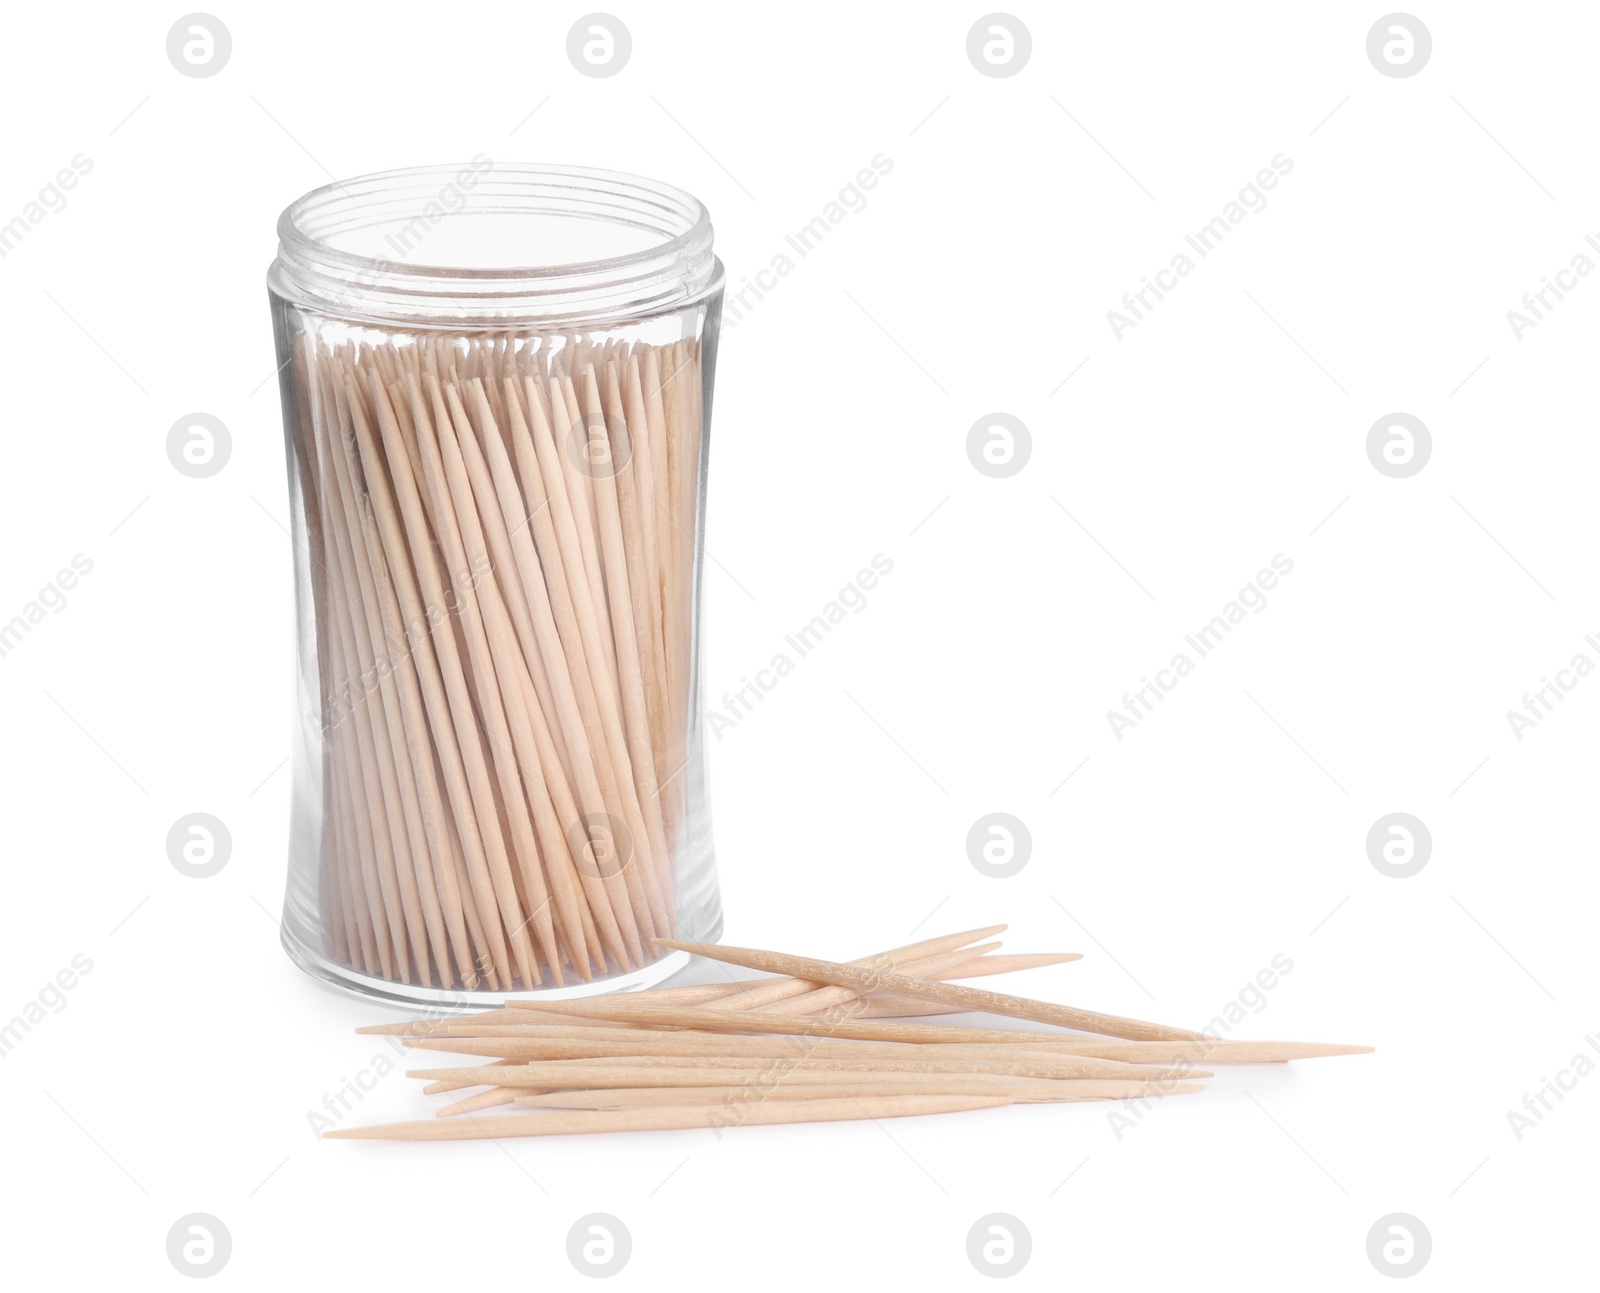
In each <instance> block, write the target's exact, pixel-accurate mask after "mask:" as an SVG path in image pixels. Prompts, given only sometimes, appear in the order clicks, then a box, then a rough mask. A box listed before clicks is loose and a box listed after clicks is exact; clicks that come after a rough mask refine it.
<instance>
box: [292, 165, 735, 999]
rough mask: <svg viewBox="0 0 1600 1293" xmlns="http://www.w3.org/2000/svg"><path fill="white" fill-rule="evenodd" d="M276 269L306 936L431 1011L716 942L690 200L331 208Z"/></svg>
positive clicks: (311, 213) (355, 184) (414, 175)
mask: <svg viewBox="0 0 1600 1293" xmlns="http://www.w3.org/2000/svg"><path fill="white" fill-rule="evenodd" d="M278 236H279V247H278V258H277V260H276V261H275V262H274V263H273V265H272V269H271V271H270V273H269V275H268V284H269V288H270V292H271V300H272V311H273V321H274V326H275V330H276V336H277V347H278V359H279V363H280V381H281V388H282V397H283V408H284V433H285V441H286V445H287V451H288V467H289V493H290V501H291V508H292V514H293V531H294V535H293V537H294V560H295V588H296V601H297V608H298V614H297V636H296V663H297V673H296V685H297V693H296V694H297V716H296V723H295V744H294V753H293V769H294V786H293V817H292V823H291V833H290V845H289V875H288V890H287V894H286V897H285V900H284V918H283V942H284V946H285V947H286V948H287V949H288V951H289V954H290V956H291V957H293V959H294V960H295V961H296V962H297V963H298V964H299V965H300V966H301V967H302V968H304V969H305V970H307V971H308V972H309V973H311V974H313V975H315V976H317V977H319V978H322V979H325V980H328V981H330V982H332V983H334V984H336V985H338V986H340V987H343V988H346V989H348V990H350V991H352V992H356V993H359V994H362V995H365V996H369V997H373V998H379V999H384V1000H389V1001H398V1002H406V1003H410V1004H416V1005H425V1006H434V1007H437V1008H441V1009H457V1008H474V1007H480V1006H485V1005H493V1004H495V1003H497V1002H499V1001H501V1000H504V999H505V998H506V997H507V996H518V997H525V996H538V995H541V994H544V995H549V996H576V995H582V994H585V993H591V992H600V991H614V990H617V989H620V988H625V987H632V986H642V985H645V984H649V983H654V982H658V981H660V980H661V979H664V978H666V977H667V976H668V975H669V974H671V973H672V972H673V971H675V970H676V969H678V968H680V966H681V965H682V964H683V962H684V960H685V958H684V956H683V954H682V953H668V954H666V955H662V954H661V951H660V949H658V948H657V947H655V946H654V945H653V944H652V942H651V939H652V937H665V936H673V937H678V938H688V939H696V940H714V939H715V938H716V937H717V935H718V934H719V933H720V931H721V908H720V903H719V899H718V894H717V885H716V873H715V863H714V858H713V853H712V842H711V827H710V820H709V811H708V804H707V796H706V778H705V763H704V749H703V744H702V733H701V724H700V722H699V721H698V718H697V714H698V710H699V705H698V702H697V689H698V656H699V620H700V616H699V606H700V575H701V568H702V554H703V543H702V530H703V522H704V511H705V480H706V444H707V429H708V425H709V414H710V407H711V379H712V369H713V365H714V361H715V355H716V341H717V323H718V318H719V313H720V307H721V301H722V285H723V270H722V265H721V263H720V262H719V261H718V260H717V259H716V258H715V256H714V255H713V254H712V249H711V223H710V219H709V217H708V215H707V213H706V211H705V209H704V208H703V207H702V206H701V205H700V203H699V202H697V201H696V200H695V199H694V198H692V197H690V196H689V195H688V194H686V193H682V192H680V191H678V190H676V189H673V188H670V187H668V186H666V185H663V184H659V183H656V182H654V181H651V180H646V179H640V178H637V177H633V176H627V175H619V174H613V173H610V172H606V171H598V170H589V169H585V168H580V167H560V166H531V165H530V166H505V165H497V164H494V163H491V162H489V161H488V159H486V158H483V157H482V156H481V155H480V157H479V158H477V159H475V160H474V161H473V162H471V163H468V164H465V165H462V166H459V167H427V168H420V169H415V170H406V171H392V172H386V173H383V174H377V175H369V176H365V177H363V178H360V179H356V180H350V181H347V182H345V183H340V184H332V185H329V186H328V187H326V188H321V189H317V190H315V191H313V192H311V193H308V194H307V195H306V196H305V197H303V198H301V199H300V200H299V201H298V202H296V203H295V204H294V205H293V206H291V207H289V209H288V210H287V211H285V212H284V213H283V216H282V217H281V218H280V220H279V223H278Z"/></svg>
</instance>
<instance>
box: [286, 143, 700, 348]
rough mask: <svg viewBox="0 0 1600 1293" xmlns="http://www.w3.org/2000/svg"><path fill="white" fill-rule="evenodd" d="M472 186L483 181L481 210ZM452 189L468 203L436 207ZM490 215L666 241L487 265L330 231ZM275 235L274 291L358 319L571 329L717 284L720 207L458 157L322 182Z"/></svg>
mask: <svg viewBox="0 0 1600 1293" xmlns="http://www.w3.org/2000/svg"><path fill="white" fill-rule="evenodd" d="M480 186H481V187H480ZM462 187H464V188H466V189H468V190H477V191H478V199H479V201H478V204H477V206H476V208H471V207H469V205H468V202H467V195H464V194H463V193H462V191H461V190H462ZM447 191H449V192H454V193H455V195H456V197H457V198H458V199H459V200H460V203H461V205H460V206H457V207H453V208H450V207H443V206H441V205H440V202H439V199H441V198H443V196H444V194H445V193H446V192H447ZM486 214H488V215H510V216H559V217H565V218H568V219H574V220H578V221H586V222H592V223H594V224H602V223H606V224H612V225H624V226H631V227H632V228H634V229H637V230H641V231H644V232H646V233H648V234H650V235H652V236H653V237H655V238H656V239H657V241H654V242H652V243H651V244H650V245H649V246H646V247H643V248H639V249H635V250H630V251H623V252H619V253H617V254H614V255H605V256H598V257H591V258H588V259H559V260H552V261H546V262H543V263H541V262H539V261H537V260H536V259H534V260H530V261H529V262H528V263H523V264H506V265H490V266H465V265H462V266H452V265H444V264H428V263H424V262H421V261H418V262H412V261H409V260H404V259H389V258H386V257H384V256H375V255H366V254H363V253H361V252H356V251H350V250H346V249H345V248H343V247H340V246H336V245H334V244H333V242H331V241H330V239H332V238H334V237H335V236H337V235H339V234H341V233H349V232H352V231H359V230H363V229H371V228H374V227H377V226H379V225H383V224H392V223H396V222H398V221H400V220H406V224H405V225H404V227H403V229H402V232H404V231H405V230H409V229H411V228H412V227H413V226H414V225H418V224H424V228H423V230H422V232H423V233H426V232H427V228H428V227H431V226H436V225H437V224H439V223H442V222H443V221H444V220H445V219H450V218H454V217H460V216H474V215H486ZM408 216H409V219H407V217H408ZM424 222H428V223H424ZM277 232H278V256H277V259H276V260H275V261H274V262H273V265H272V268H271V270H270V271H269V274H268V282H269V285H270V286H271V288H272V290H273V292H274V293H276V294H277V295H279V296H281V297H283V298H284V299H286V300H289V301H292V302H294V303H295V304H298V305H302V306H305V307H307V308H310V309H313V310H316V311H318V312H320V313H327V314H331V315H334V316H336V317H339V318H348V319H351V320H352V321H362V322H368V321H370V322H380V323H402V324H406V325H410V326H424V327H426V326H430V325H432V326H449V327H492V328H504V327H508V326H517V325H534V326H562V327H572V326H576V325H580V324H584V323H596V324H599V323H610V322H615V321H616V320H618V319H624V318H636V317H644V316H647V315H652V314H658V313H661V312H663V311H665V310H668V309H671V308H677V307H681V306H684V305H688V304H691V303H693V302H695V301H697V300H699V299H703V297H704V296H706V295H708V294H709V293H710V292H713V291H715V290H717V289H718V288H720V285H721V266H720V264H719V263H718V262H717V261H716V258H715V256H714V255H713V254H712V250H711V248H712V226H711V217H710V213H709V212H708V211H707V210H706V208H705V206H704V204H703V203H701V202H700V201H699V200H698V199H696V198H695V197H693V196H692V195H690V194H689V193H687V192H685V191H683V190H682V189H679V188H676V187H674V186H672V185H669V184H665V183H662V182H661V181H659V180H653V179H647V178H645V177H642V176H637V175H630V174H627V173H624V172H620V171H611V170H603V169H598V168H594V167H587V166H573V165H565V164H552V163H498V162H495V161H493V160H492V159H489V158H487V157H486V156H485V155H484V154H483V153H479V154H477V156H476V157H474V158H473V159H472V161H470V162H466V163H460V164H456V165H430V166H416V167H407V168H403V169H397V170H389V171H378V172H373V173H371V174H367V175H362V176H358V177H356V178H354V179H350V180H343V181H334V182H333V183H331V184H325V185H322V186H320V187H319V188H315V189H312V190H311V191H310V192H308V193H306V194H304V195H303V196H301V197H300V198H298V199H296V200H295V201H294V202H292V203H291V204H290V205H289V206H288V207H286V208H285V209H284V211H283V213H282V214H281V215H280V216H279V218H278V226H277ZM390 241H391V242H393V241H394V240H393V237H392V235H391V236H390Z"/></svg>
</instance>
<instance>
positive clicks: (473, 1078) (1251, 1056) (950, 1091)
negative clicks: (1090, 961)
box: [324, 925, 1372, 1140]
mask: <svg viewBox="0 0 1600 1293" xmlns="http://www.w3.org/2000/svg"><path fill="white" fill-rule="evenodd" d="M1004 929H1005V926H1004V925H992V926H989V927H987V928H984V929H972V930H965V931H963V932H961V933H956V934H949V935H946V936H944V937H942V938H931V939H926V940H924V941H922V942H918V943H913V944H910V945H909V946H906V947H899V948H894V949H892V950H890V951H887V952H880V953H878V954H876V955H874V956H869V957H865V958H863V959H861V960H858V961H851V962H849V963H848V964H841V963H838V962H833V961H822V960H817V959H814V958H812V957H804V956H791V955H787V954H785V953H781V952H766V951H758V950H755V949H751V948H740V947H725V946H722V945H713V944H704V943H687V942H680V941H676V940H671V939H658V940H656V941H657V943H658V944H659V946H661V947H662V948H671V949H678V950H682V951H686V952H691V953H694V954H695V955H697V956H702V957H706V958H708V959H710V960H713V961H717V962H720V963H722V964H725V965H735V966H743V967H745V968H748V969H753V970H759V971H764V972H766V973H767V974H768V975H776V976H778V977H767V978H760V979H747V980H739V981H729V982H725V983H715V984H700V985H694V986H687V987H672V988H659V989H655V990H652V991H643V992H625V993H611V994H609V995H604V996H594V997H585V998H581V999H577V1000H565V1001H535V1002H527V1003H524V1002H520V1001H511V1002H508V1003H507V1005H506V1008H505V1009H502V1010H491V1011H486V1012H483V1013H480V1014H475V1015H469V1016H456V1017H452V1018H448V1019H443V1020H440V1019H433V1020H417V1021H411V1022H406V1023H398V1024H379V1025H375V1026H372V1027H369V1028H363V1029H361V1030H360V1031H361V1032H363V1033H382V1034H390V1035H395V1036H398V1037H399V1038H401V1039H402V1040H403V1041H404V1042H405V1044H406V1045H408V1046H410V1047H413V1048H416V1049H419V1050H435V1051H445V1052H449V1053H452V1054H457V1055H475V1056H482V1057H485V1058H488V1059H489V1060H490V1062H489V1063H488V1064H483V1065H478V1066H473V1067H465V1068H441V1069H424V1070H420V1071H414V1072H412V1073H411V1074H410V1076H411V1077H414V1078H421V1079H423V1080H424V1081H426V1083H427V1086H426V1087H425V1088H424V1091H425V1092H426V1093H428V1094H430V1095H437V1094H445V1093H448V1094H451V1095H453V1096H454V1097H455V1099H454V1100H453V1101H452V1102H451V1103H449V1104H447V1105H445V1106H443V1107H441V1108H439V1109H438V1110H437V1116H436V1117H435V1118H434V1119H432V1120H429V1121H423V1122H403V1123H391V1124H386V1125H380V1126H371V1127H351V1128H345V1129H342V1130H338V1131H329V1132H326V1133H324V1134H325V1136H327V1137H328V1138H344V1139H376V1140H497V1139H504V1138H511V1137H521V1136H561V1135H572V1134H579V1133H587V1132H607V1131H652V1130H673V1129H690V1128H696V1127H711V1128H722V1127H729V1126H739V1125H763V1124H771V1123H789V1122H831V1121H843V1120H848V1119H858V1118H893V1117H903V1116H908V1115H914V1114H935V1113H955V1112H958V1111H961V1110H968V1109H986V1108H990V1107H993V1106H997V1105H1005V1104H1018V1103H1030V1102H1051V1103H1067V1102H1075V1101H1084V1100H1129V1099H1146V1098H1149V1097H1152V1096H1168V1095H1184V1094H1189V1093H1192V1092H1196V1091H1199V1090H1201V1089H1202V1086H1201V1083H1200V1079H1202V1078H1207V1077H1210V1076H1211V1072H1210V1070H1209V1069H1207V1068H1205V1067H1203V1066H1204V1065H1208V1064H1219V1063H1272V1062H1279V1061H1284V1060H1295V1059H1311V1058H1316V1057H1320V1056H1330V1055H1353V1054H1361V1053H1364V1052H1367V1051H1370V1050H1371V1049H1372V1048H1371V1047H1369V1046H1346V1045H1335V1044H1323V1043H1316V1042H1264V1041H1263V1042H1257V1041H1242V1040H1232V1039H1224V1038H1219V1037H1213V1036H1210V1035H1208V1034H1206V1033H1199V1032H1192V1031H1190V1030H1188V1029H1184V1028H1175V1027H1171V1026H1168V1025H1165V1024H1154V1023H1147V1022H1144V1021H1142V1020H1138V1019H1127V1018H1123V1017H1121V1016H1117V1015H1106V1014H1100V1013H1097V1012H1095V1011H1091V1010H1082V1009H1078V1008H1077V1007H1073V1006H1065V1005H1057V1004H1054V1003H1051V1002H1045V1001H1036V1000H1032V999H1030V998H1027V997H1018V996H1011V995H1009V994H1006V993H1002V992H990V991H986V990H984V989H982V988H975V987H970V986H967V985H965V984H962V983H958V982H952V980H962V979H972V978H978V977H981V976H985V975H993V974H1005V973H1010V972H1012V971H1015V970H1022V969H1030V968H1036V967H1038V966H1043V965H1052V964H1058V963H1060V962H1063V961H1074V960H1078V959H1080V957H1079V955H1078V954H1077V953H1072V952H1067V953H1046V954H1038V955H1008V954H1001V953H998V952H997V951H996V949H997V948H998V947H999V946H1000V945H999V944H998V943H996V942H986V941H984V940H987V939H991V938H993V936H994V935H996V934H998V933H1000V932H1001V931H1003V930H1004ZM967 1012H980V1013H987V1014H991V1015H999V1016H1004V1017H1008V1018H1012V1019H1019V1020H1026V1021H1029V1022H1030V1023H1034V1024H1045V1025H1050V1026H1051V1027H1050V1028H1049V1030H1048V1031H1045V1030H1040V1029H1036V1028H1030V1029H1021V1028H980V1027H968V1026H955V1025H950V1024H938V1023H927V1022H921V1021H920V1019H919V1017H926V1016H930V1015H940V1014H959V1013H967ZM469 1091H470V1092H473V1094H470V1095H462V1094H461V1093H462V1092H469ZM505 1106H511V1107H513V1108H515V1109H516V1110H518V1112H516V1113H513V1114H510V1115H505V1114H496V1115H491V1116H485V1111H486V1110H490V1109H497V1108H502V1107H505Z"/></svg>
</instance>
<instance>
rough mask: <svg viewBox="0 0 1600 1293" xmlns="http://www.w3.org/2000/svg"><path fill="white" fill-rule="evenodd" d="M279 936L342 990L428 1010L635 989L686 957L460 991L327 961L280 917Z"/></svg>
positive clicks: (459, 1010)
mask: <svg viewBox="0 0 1600 1293" xmlns="http://www.w3.org/2000/svg"><path fill="white" fill-rule="evenodd" d="M721 935H722V920H721V917H720V916H719V917H718V919H717V922H716V928H715V929H712V930H710V931H709V932H708V933H707V934H706V935H705V937H704V939H703V940H702V941H705V942H715V941H716V940H717V939H718V938H720V937H721ZM282 942H283V948H284V951H286V952H288V953H289V959H290V960H292V961H293V962H294V963H295V964H296V965H298V966H299V967H300V968H301V969H302V970H304V971H305V972H306V973H307V974H309V975H310V976H311V977H312V978H314V979H317V980H319V981H321V982H323V983H326V984H328V985H329V986H330V987H334V988H337V989H339V990H340V991H341V992H343V993H345V994H346V995H348V996H351V997H355V998H358V999H360V1000H362V1001H371V1002H375V1003H378V1004H381V1005H388V1006H409V1007H412V1008H415V1009H418V1010H426V1011H429V1012H430V1013H434V1014H466V1013H469V1012H471V1011H474V1010H493V1009H495V1008H496V1007H499V1006H503V1005H505V1004H506V1002H508V1001H571V1000H574V999H578V998H582V997H598V996H601V995H603V994H605V993H608V992H638V991H640V990H641V989H644V988H653V987H656V986H657V985H659V984H661V983H663V982H665V981H666V980H667V979H670V978H672V977H673V976H674V975H675V974H677V973H679V972H680V971H681V970H683V969H685V968H686V967H687V966H688V964H689V959H690V958H689V953H687V952H669V953H667V955H665V956H663V957H662V958H661V959H660V960H659V961H652V962H651V963H650V964H649V965H645V966H641V967H640V968H639V969H637V970H630V971H628V972H627V973H626V974H614V975H611V976H609V977H607V978H604V979H594V980H592V981H590V982H588V983H585V982H583V981H582V980H581V979H580V980H578V981H577V982H569V983H565V984H562V985H561V986H560V987H554V986H552V987H548V988H535V989H533V990H532V991H530V992H522V991H517V992H494V991H490V990H487V989H481V990H480V989H473V990H471V991H462V990H459V989H455V988H429V987H424V986H423V985H422V984H419V983H395V982H392V981H391V980H389V979H380V978H377V977H375V976H373V975H370V974H363V973H362V972H361V971H360V970H354V969H351V968H350V967H349V966H348V965H340V964H338V963H337V962H335V961H330V960H329V959H328V958H327V957H326V956H324V955H323V954H322V953H321V952H319V951H317V950H315V949H314V948H312V947H310V946H308V945H307V944H306V943H304V942H302V941H301V940H300V939H299V938H297V937H295V935H294V934H293V933H292V932H291V930H290V922H288V921H285V922H284V923H283V935H282Z"/></svg>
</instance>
